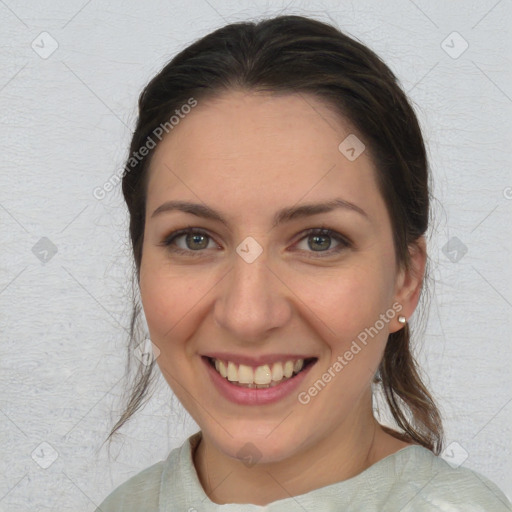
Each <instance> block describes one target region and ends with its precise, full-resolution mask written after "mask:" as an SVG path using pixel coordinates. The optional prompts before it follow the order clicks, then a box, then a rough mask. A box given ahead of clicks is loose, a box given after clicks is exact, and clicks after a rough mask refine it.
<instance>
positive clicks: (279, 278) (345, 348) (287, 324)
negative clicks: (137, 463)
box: [140, 92, 407, 462]
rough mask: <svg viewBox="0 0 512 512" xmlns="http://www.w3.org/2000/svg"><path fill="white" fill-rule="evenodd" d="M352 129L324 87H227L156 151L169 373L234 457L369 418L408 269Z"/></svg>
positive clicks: (330, 434)
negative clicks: (351, 148)
mask: <svg viewBox="0 0 512 512" xmlns="http://www.w3.org/2000/svg"><path fill="white" fill-rule="evenodd" d="M351 133H353V132H352V131H351V129H350V127H349V126H348V125H347V124H346V123H344V122H343V120H342V119H340V118H339V116H337V115H335V114H334V113H333V112H332V109H329V108H328V107H327V106H326V105H324V104H323V103H321V102H320V101H319V100H318V99H315V98H314V97H312V96H311V97H310V96H304V95H295V94H290V95H287V96H283V95H281V96H277V95H270V94H262V93H259V94H258V93H247V92H229V93H226V94H224V95H223V96H221V97H218V98H216V99H212V100H209V101H205V102H203V103H201V102H199V104H198V106H197V107H195V108H194V109H193V110H192V112H191V113H189V114H188V115H187V116H186V118H185V119H183V120H181V121H180V124H179V125H177V126H175V127H174V129H173V131H172V132H170V133H169V135H167V137H166V138H164V139H163V141H162V142H161V143H160V144H159V146H158V147H157V148H156V150H155V154H154V156H153V160H152V163H151V166H150V174H149V181H148V189H147V203H146V204H147V208H146V221H145V222H146V224H145V233H144V244H143V255H142V262H141V270H140V290H141V299H142V304H143V308H144V313H145V316H146V320H147V324H148V327H149V332H150V336H151V340H152V341H153V343H154V344H155V345H156V346H157V347H158V348H159V350H160V355H159V357H158V359H157V363H158V364H159V367H160V369H161V371H162V373H163V375H164V377H165V378H166V380H167V382H168V383H169V385H170V386H171V388H172V389H173V391H174V392H175V394H176V395H177V396H178V398H179V399H180V401H181V402H182V404H183V405H184V406H185V408H186V409H187V410H188V411H189V413H190V414H191V415H192V417H193V418H194V419H195V421H196V422H197V424H198V425H199V426H200V428H201V430H202V431H203V435H204V436H205V437H207V438H208V439H209V440H210V441H211V442H212V443H214V444H215V446H216V447H217V449H218V450H220V451H222V452H223V453H225V454H226V455H230V456H233V457H237V456H240V450H241V449H242V455H243V448H242V447H244V446H246V443H248V442H250V443H252V444H253V445H255V446H256V447H257V449H258V451H259V452H260V454H259V456H261V457H262V462H264V461H268V462H271V461H278V460H283V459H285V458H286V457H289V456H292V455H294V454H297V453H298V452H299V451H301V450H307V449H308V447H312V446H313V445H314V444H315V443H317V442H320V440H322V439H332V440H335V439H336V436H340V435H342V432H343V428H347V425H349V424H352V425H353V426H356V427H357V422H358V421H362V418H366V419H367V418H368V415H369V414H371V400H370V397H371V382H372V379H373V377H374V374H375V372H376V370H377V367H378V365H379V362H380V360H381V358H382V354H383V350H384V347H385V343H386V340H387V337H388V334H389V333H390V332H392V331H395V330H398V328H399V327H400V324H398V323H397V316H398V311H397V308H398V309H399V308H400V306H397V304H396V300H397V297H399V291H400V286H401V285H402V284H403V280H402V277H403V276H402V274H401V273H400V272H397V271H396V260H395V252H394V247H393V238H392V227H391V224H390V220H389V217H388V214H387V211H386V207H385V204H384V200H383V198H382V197H381V195H380V193H379V191H378V188H377V183H376V180H375V169H374V168H373V164H372V161H371V159H370V155H369V154H368V151H363V153H362V154H361V155H360V156H359V157H358V158H356V159H355V160H353V161H351V160H350V159H349V158H347V156H345V154H343V153H342V151H340V149H338V146H339V145H340V143H341V142H342V141H343V140H344V139H345V138H346V137H347V136H348V135H349V134H351ZM348 154H349V155H350V153H348ZM350 156H351V155H350ZM168 202H172V204H171V203H169V204H167V207H163V208H160V207H161V206H162V205H164V204H166V203H168ZM157 209H159V210H160V211H159V212H156V213H155V211H156V210H157ZM393 304H395V308H393ZM402 305H403V302H402ZM400 314H407V312H406V311H405V310H402V311H401V312H400ZM365 334H366V336H365ZM288 361H291V363H289V362H288ZM287 362H288V363H287ZM215 364H216V365H217V369H215V367H214V366H215ZM301 365H302V366H301ZM290 368H293V370H292V371H295V372H298V373H296V374H295V373H292V376H291V377H286V375H289V372H290ZM301 368H302V369H301ZM283 372H284V378H282V377H283ZM286 372H288V373H286ZM221 373H222V374H224V375H226V373H227V376H223V375H221ZM237 380H238V381H242V384H243V385H241V383H240V382H236V381H237ZM255 381H256V383H259V384H258V385H257V386H256V384H254V382H255ZM269 381H270V382H271V385H270V386H269ZM244 383H245V384H244ZM258 386H259V387H258ZM364 421H366V420H364ZM237 454H238V455H237Z"/></svg>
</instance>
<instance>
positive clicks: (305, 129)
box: [147, 91, 384, 215]
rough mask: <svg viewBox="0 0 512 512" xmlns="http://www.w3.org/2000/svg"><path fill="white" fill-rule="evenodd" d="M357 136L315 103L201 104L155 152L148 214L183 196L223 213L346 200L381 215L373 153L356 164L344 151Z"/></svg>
mask: <svg viewBox="0 0 512 512" xmlns="http://www.w3.org/2000/svg"><path fill="white" fill-rule="evenodd" d="M354 135H355V134H354V131H353V130H352V128H351V127H350V125H349V123H347V122H346V121H344V120H343V118H342V117H341V116H340V115H339V114H338V113H336V112H334V109H333V108H330V107H329V106H328V105H326V104H325V103H323V102H321V101H320V100H319V99H317V98H315V97H314V96H312V95H304V94H287V95H276V94H270V93H255V92H242V91H230V92H228V93H225V94H223V95H222V96H220V97H216V98H214V99H209V100H206V101H204V102H201V101H198V105H197V106H196V107H195V108H194V109H193V110H192V111H191V112H190V113H189V114H187V115H186V116H184V118H183V119H181V120H180V122H179V124H178V125H177V126H175V127H174V128H173V130H172V131H171V132H170V133H169V134H168V135H166V136H165V137H164V139H163V140H162V142H161V143H160V144H159V145H158V147H157V148H156V150H155V154H154V155H153V159H152V162H151V166H150V171H149V172H150V174H149V181H148V190H147V203H148V210H150V209H151V208H152V207H157V206H158V204H160V202H162V201H165V200H168V199H173V198H177V197H180V198H181V197H182V196H183V195H186V196H187V197H188V198H190V199H194V200H197V199H198V198H199V199H200V200H202V201H204V202H213V203H215V205H217V206H221V205H223V204H224V205H225V206H227V205H226V198H231V199H233V200H234V199H235V198H241V197H243V199H245V201H246V204H247V207H249V206H253V207H255V208H258V207H259V208H260V209H261V205H262V204H266V205H271V204H276V205H277V204H280V205H283V206H288V205H290V204H294V203H296V202H298V201H299V200H300V199H301V198H305V199H307V200H308V201H315V200H322V199H325V198H328V197H334V195H342V196H343V197H345V198H346V199H347V200H350V201H353V202H356V203H357V202H359V203H361V205H363V204H364V205H366V206H367V211H368V210H372V209H374V210H375V212H374V213H375V214H376V215H378V214H379V211H378V210H379V207H384V204H383V202H382V198H380V194H379V193H378V190H377V186H376V181H375V170H374V167H373V162H372V160H371V158H370V155H369V152H368V151H366V150H365V151H363V153H362V154H361V155H360V156H359V157H358V158H357V159H356V160H354V161H351V160H350V159H349V158H347V156H346V155H345V154H344V153H343V151H340V149H339V146H340V143H342V141H344V140H345V139H346V138H347V137H348V136H350V137H354ZM358 138H359V139H360V137H358ZM349 140H353V139H349ZM194 195H195V196H196V197H194ZM262 201H264V203H262ZM157 203H158V204H157ZM233 205H234V203H233ZM153 209H154V208H153Z"/></svg>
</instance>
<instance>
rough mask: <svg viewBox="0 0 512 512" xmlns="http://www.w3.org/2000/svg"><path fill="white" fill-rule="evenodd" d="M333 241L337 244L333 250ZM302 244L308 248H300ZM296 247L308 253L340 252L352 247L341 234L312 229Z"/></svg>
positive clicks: (328, 230) (327, 230)
mask: <svg viewBox="0 0 512 512" xmlns="http://www.w3.org/2000/svg"><path fill="white" fill-rule="evenodd" d="M333 241H334V242H335V243H336V244H337V245H336V246H335V247H333V248H331V246H332V245H333ZM301 244H305V245H306V248H304V247H300V245H301ZM296 246H297V247H298V248H299V249H300V250H304V251H308V252H317V253H318V252H324V253H325V252H327V253H333V252H340V251H341V250H343V249H345V248H346V247H348V246H350V244H349V242H348V241H347V240H346V239H345V238H343V237H342V236H341V235H340V234H339V233H336V232H335V231H332V230H330V229H325V228H324V229H319V228H315V229H310V230H308V231H307V233H306V236H304V237H303V238H301V240H300V241H299V243H298V244H296Z"/></svg>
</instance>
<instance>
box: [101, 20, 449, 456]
mask: <svg viewBox="0 0 512 512" xmlns="http://www.w3.org/2000/svg"><path fill="white" fill-rule="evenodd" d="M230 90H247V91H261V92H265V91H267V92H271V93H283V94H305V95H306V94H307V95H313V96H315V97H316V98H318V99H320V100H322V101H323V102H324V103H326V104H327V105H328V106H329V108H331V109H333V111H334V112H336V113H338V114H339V115H340V118H341V119H343V120H344V121H347V122H348V123H349V124H350V125H351V127H352V128H353V129H354V131H355V133H357V135H358V137H359V136H360V137H361V139H362V140H364V143H365V145H366V147H367V150H368V151H369V153H370V155H371V157H372V161H373V163H374V166H375V169H376V179H377V183H378V187H379V191H380V192H381V194H382V196H383V198H384V200H385V204H386V207H387V209H388V212H389V215H390V219H391V224H392V227H393V236H394V240H393V242H394V247H395V253H396V260H397V265H399V266H401V267H404V268H406V269H409V268H410V260H409V248H410V247H411V246H414V244H415V242H416V241H417V239H418V238H419V237H421V236H422V235H424V234H425V232H426V231H427V228H428V225H429V216H430V173H429V169H428V162H427V155H426V150H425V145H424V141H423V136H422V133H421V129H420V126H419V123H418V120H417V118H416V115H415V113H414V110H413V108H412V106H411V104H410V103H409V100H408V99H407V96H406V94H405V93H404V92H403V90H402V88H401V87H400V85H399V83H398V80H397V78H396V77H395V75H394V74H393V72H392V71H391V70H390V69H389V68H388V66H387V65H386V64H385V63H384V62H383V61H382V60H381V59H380V58H379V57H378V56H377V55H376V54H375V53H374V52H373V51H372V50H370V49H369V48H368V47H366V46H365V45H364V44H362V43H360V42H358V41H356V40H355V39H353V38H351V37H349V36H348V35H346V34H344V33H343V32H341V31H340V30H339V29H337V28H336V27H334V26H331V25H329V24H326V23H323V22H320V21H317V20H313V19H311V18H306V17H302V16H279V17H275V18H271V19H266V20H263V21H259V22H239V23H233V24H230V25H227V26H224V27H222V28H220V29H218V30H215V31H214V32H212V33H210V34H208V35H206V36H205V37H203V38H201V39H199V40H198V41H196V42H194V43H193V44H191V45H190V46H188V47H187V48H185V49H184V50H183V51H181V52H180V53H178V54H177V55H176V56H175V57H174V58H173V59H172V60H170V61H169V62H168V63H167V64H166V65H165V66H164V67H163V69H162V70H161V71H160V72H159V73H158V74H157V75H156V76H154V77H153V78H152V79H151V80H150V81H149V83H148V84H147V85H146V87H145V88H144V89H143V91H142V93H141V94H140V97H139V103H138V119H137V123H136V127H135V130H134V133H133V136H132V140H131V144H130V155H132V154H133V153H136V152H137V151H138V150H139V149H140V148H141V147H143V146H144V145H146V143H147V140H148V137H151V134H152V133H153V132H154V130H155V128H156V127H158V126H160V125H163V124H165V123H166V122H168V120H169V118H170V116H172V114H173V112H175V111H176V110H177V109H178V110H179V109H180V108H181V107H182V106H183V105H186V104H187V103H189V104H190V99H191V98H194V99H195V101H197V102H199V103H200V102H201V101H202V100H205V99H207V98H211V97H215V96H217V95H220V94H223V93H225V92H229V91H230ZM153 152H154V149H151V150H149V151H148V152H147V155H146V156H145V157H143V158H140V159H138V160H137V161H134V160H133V159H132V160H131V161H130V157H129V160H128V161H129V162H130V165H128V164H127V165H126V167H125V171H124V174H123V178H122V191H123V195H124V199H125V201H126V204H127V207H128V211H129V217H130V225H129V234H130V239H131V248H132V251H133V257H134V277H133V279H134V282H133V286H134V287H137V286H138V283H139V278H140V264H141V259H142V246H143V240H144V223H145V215H146V192H147V178H148V170H149V164H150V160H151V156H152V154H153ZM426 277H427V278H428V262H427V272H426ZM425 291H426V290H425V285H424V286H423V289H422V299H423V295H424V292H425ZM140 313H141V307H140V304H138V303H137V301H135V299H134V303H133V311H132V319H131V325H130V338H129V346H128V367H130V359H131V358H132V357H133V356H132V353H133V349H134V348H135V346H136V345H138V344H139V343H140V342H141V340H140V339H137V328H136V324H137V321H138V318H139V315H140ZM146 336H147V335H146ZM154 363H155V361H153V362H152V363H151V364H149V365H148V366H144V365H139V368H138V373H137V375H136V376H135V378H134V382H133V383H132V384H133V385H132V387H131V389H130V390H129V391H130V392H129V394H128V395H126V396H127V399H126V405H125V408H124V411H123V413H122V415H121V417H120V419H119V420H118V421H117V423H116V424H115V425H114V427H113V428H112V430H111V432H110V434H109V436H108V439H109V440H110V439H111V437H112V436H113V434H115V433H116V432H117V430H118V429H119V428H120V427H122V425H123V424H124V423H125V422H126V421H127V420H128V419H129V418H130V417H131V416H132V415H133V414H134V413H135V412H136V411H137V410H138V409H139V408H140V407H141V406H142V405H143V404H144V403H145V399H147V398H146V396H147V393H148V389H149V387H150V384H151V383H152V379H153V378H154V366H155V364H154ZM375 382H376V384H378V385H379V386H380V389H381V391H382V393H383V396H384V397H385V400H386V404H387V405H388V406H389V410H390V412H391V414H392V416H393V418H394V420H395V421H396V423H397V425H398V427H399V428H400V429H401V432H399V433H398V432H395V431H392V430H391V429H388V428H387V427H385V429H386V430H387V431H388V432H390V433H392V434H393V435H395V436H396V437H399V438H402V439H406V440H408V441H410V442H415V443H418V444H420V445H422V446H425V447H426V448H428V449H430V450H432V451H433V452H434V453H436V454H439V453H440V452H441V450H442V444H443V428H442V421H441V416H440V413H439V411H438V408H437V406H436V404H435V402H434V400H433V398H432V397H431V395H430V393H429V391H428V390H427V388H426V386H425V385H424V384H423V382H422V379H421V377H420V373H419V368H418V366H417V363H416V361H415V359H414V357H413V355H412V351H411V331H410V327H409V324H406V325H405V326H404V327H403V328H402V329H400V330H399V331H397V332H394V333H391V334H390V335H389V338H388V341H387V345H386V348H385V352H384V356H383V359H382V361H381V364H380V366H379V370H378V372H377V376H376V379H375Z"/></svg>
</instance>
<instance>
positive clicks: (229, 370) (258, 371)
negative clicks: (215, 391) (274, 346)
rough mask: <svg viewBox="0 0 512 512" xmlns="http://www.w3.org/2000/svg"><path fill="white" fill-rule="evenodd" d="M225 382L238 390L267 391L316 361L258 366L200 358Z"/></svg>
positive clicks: (278, 362) (282, 362)
mask: <svg viewBox="0 0 512 512" xmlns="http://www.w3.org/2000/svg"><path fill="white" fill-rule="evenodd" d="M202 357H203V359H205V360H206V361H207V363H208V364H209V365H210V366H211V367H212V368H213V369H214V370H215V371H216V372H217V373H218V374H219V375H220V376H221V377H222V378H223V379H225V380H226V381H229V383H230V384H232V385H235V386H237V387H240V388H249V389H269V388H272V387H275V386H279V385H280V384H283V383H285V382H286V381H289V380H292V379H294V378H295V377H296V376H297V375H299V374H300V373H302V372H304V371H306V370H307V369H309V367H311V366H312V365H314V364H315V363H316V361H317V358H316V357H309V358H305V359H301V358H297V359H287V360H284V361H274V362H272V363H267V364H262V365H259V366H249V365H245V364H237V363H235V362H233V361H228V360H222V359H217V358H214V357H208V356H202Z"/></svg>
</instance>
